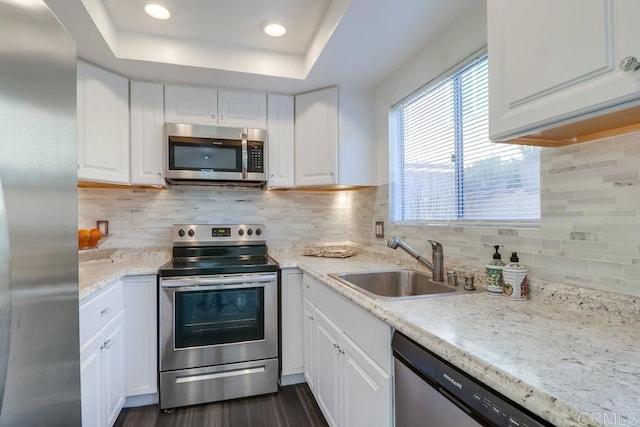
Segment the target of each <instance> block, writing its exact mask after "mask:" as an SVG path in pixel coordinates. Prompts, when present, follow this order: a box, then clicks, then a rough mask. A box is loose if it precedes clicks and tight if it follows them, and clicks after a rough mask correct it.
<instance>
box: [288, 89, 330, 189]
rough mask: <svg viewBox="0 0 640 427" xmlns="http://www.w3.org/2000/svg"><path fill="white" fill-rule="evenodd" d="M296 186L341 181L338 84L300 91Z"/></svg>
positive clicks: (298, 97)
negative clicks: (305, 91) (336, 85)
mask: <svg viewBox="0 0 640 427" xmlns="http://www.w3.org/2000/svg"><path fill="white" fill-rule="evenodd" d="M295 104H296V105H295V112H296V114H295V159H296V161H295V164H296V166H295V167H296V171H295V175H296V180H295V182H296V186H313V185H332V184H337V183H338V176H337V170H338V168H337V165H338V158H337V153H338V88H336V87H333V88H328V89H323V90H318V91H315V92H309V93H304V94H302V95H296V100H295Z"/></svg>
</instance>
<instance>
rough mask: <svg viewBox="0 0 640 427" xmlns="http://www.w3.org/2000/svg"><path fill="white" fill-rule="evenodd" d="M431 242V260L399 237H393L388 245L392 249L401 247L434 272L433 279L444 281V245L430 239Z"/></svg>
mask: <svg viewBox="0 0 640 427" xmlns="http://www.w3.org/2000/svg"><path fill="white" fill-rule="evenodd" d="M428 242H429V243H431V249H432V253H431V262H429V261H427V260H426V259H425V258H424V257H423V256H422V255H420V254H419V253H418V252H416V251H415V250H414V249H412V248H411V247H410V246H409V245H407V244H406V243H405V242H403V241H402V240H400V239H399V238H397V237H392V238H390V239H389V241H388V242H387V246H388V247H390V248H391V249H397V248H398V247H400V248H401V249H402V250H404V251H405V252H406V253H408V254H409V255H411V256H412V257H414V258H415V259H417V260H418V262H419V263H420V264H422V265H424V266H425V267H427V268H428V269H429V270H430V271H431V273H433V280H435V281H436V282H444V252H443V250H442V245H441V244H440V243H438V242H436V241H435V240H428Z"/></svg>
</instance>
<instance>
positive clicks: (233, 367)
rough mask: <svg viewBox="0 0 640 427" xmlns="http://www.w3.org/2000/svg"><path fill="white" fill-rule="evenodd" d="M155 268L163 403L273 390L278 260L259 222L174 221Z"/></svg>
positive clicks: (179, 403) (163, 405)
mask: <svg viewBox="0 0 640 427" xmlns="http://www.w3.org/2000/svg"><path fill="white" fill-rule="evenodd" d="M172 233H173V259H172V260H171V261H170V262H169V263H167V264H166V265H165V266H164V267H162V269H161V270H160V292H159V294H158V295H159V297H158V299H159V302H158V304H159V307H158V316H159V340H158V346H159V349H158V350H159V369H160V408H161V409H169V408H175V407H178V406H186V405H194V404H198V403H206V402H215V401H219V400H226V399H234V398H238V397H245V396H253V395H258V394H265V393H274V392H276V391H277V390H278V266H277V265H276V264H274V263H273V262H271V261H270V260H269V258H268V257H267V245H266V241H265V240H264V239H265V227H264V225H256V224H251V225H219V224H207V225H204V224H198V225H186V224H181V225H175V226H174V227H173V232H172Z"/></svg>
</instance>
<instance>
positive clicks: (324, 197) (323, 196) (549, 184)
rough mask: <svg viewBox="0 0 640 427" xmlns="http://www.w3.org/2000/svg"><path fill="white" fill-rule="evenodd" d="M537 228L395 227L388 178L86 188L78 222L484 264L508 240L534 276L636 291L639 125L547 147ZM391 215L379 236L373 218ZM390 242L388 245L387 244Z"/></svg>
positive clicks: (127, 231)
mask: <svg viewBox="0 0 640 427" xmlns="http://www.w3.org/2000/svg"><path fill="white" fill-rule="evenodd" d="M541 192H542V194H541V212H542V219H541V222H540V225H539V227H533V228H515V227H513V228H510V227H490V226H483V227H477V226H476V227H467V226H449V227H446V226H427V225H425V226H398V225H393V224H390V223H389V215H388V205H389V202H388V197H389V196H388V193H389V189H388V186H387V185H382V186H379V187H377V188H367V189H363V190H358V191H343V192H340V191H338V192H307V191H261V190H258V189H234V188H220V187H179V188H175V187H174V188H172V189H171V190H112V189H104V190H98V189H80V190H79V191H78V193H79V225H80V227H92V226H95V221H96V220H99V219H100V220H101V219H106V220H108V221H109V227H110V231H111V233H112V234H113V236H112V237H111V238H110V239H109V240H108V241H106V242H105V243H104V244H103V248H105V249H109V248H139V247H168V246H170V245H171V242H170V236H169V232H170V227H171V226H172V225H173V224H174V223H192V222H196V223H197V222H203V223H206V222H221V223H225V222H227V223H237V222H259V223H265V224H267V228H268V237H267V238H268V241H269V242H270V243H273V244H283V243H284V244H286V243H301V242H302V243H307V242H308V243H312V242H340V241H346V240H350V241H353V242H357V243H362V244H370V245H375V246H382V247H384V246H385V245H386V241H387V239H388V238H389V237H391V236H398V237H400V238H402V239H403V240H405V241H406V242H407V243H408V244H409V245H411V246H413V247H414V248H415V249H416V250H418V251H419V252H421V253H422V254H424V256H425V257H427V258H429V256H430V251H431V249H430V245H429V244H428V243H427V242H426V239H435V240H437V241H439V242H441V243H442V244H443V245H444V254H445V265H446V261H447V259H449V260H451V261H453V262H457V263H461V264H466V265H469V266H475V267H482V266H483V265H484V264H485V263H486V262H487V261H488V260H489V259H490V258H491V254H492V252H493V249H492V248H491V246H492V245H496V244H499V245H501V246H502V248H501V253H502V254H503V259H504V260H508V258H509V254H510V252H511V251H517V252H518V255H519V256H520V262H521V263H522V264H524V265H526V266H528V267H529V273H530V275H531V276H533V277H535V278H538V279H543V280H549V281H553V282H563V283H567V284H573V285H578V286H583V287H589V288H596V289H600V290H605V291H613V292H619V293H623V294H630V295H640V253H639V246H640V133H632V134H628V135H624V136H619V137H614V138H608V139H603V140H599V141H594V142H590V143H583V144H577V145H571V146H567V147H563V148H545V149H542V152H541ZM378 220H383V221H385V238H384V239H376V238H375V235H374V223H375V221H378ZM389 250H391V249H389Z"/></svg>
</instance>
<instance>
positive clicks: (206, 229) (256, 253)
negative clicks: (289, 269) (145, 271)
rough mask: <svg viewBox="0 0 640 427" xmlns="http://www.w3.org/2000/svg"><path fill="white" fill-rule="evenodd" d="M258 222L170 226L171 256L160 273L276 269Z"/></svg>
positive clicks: (178, 273)
mask: <svg viewBox="0 0 640 427" xmlns="http://www.w3.org/2000/svg"><path fill="white" fill-rule="evenodd" d="M264 229H265V227H264V225H261V224H236V225H229V224H179V225H175V226H174V227H173V259H172V260H171V261H169V262H168V263H167V264H165V265H164V266H163V267H162V268H161V269H160V277H178V276H205V275H217V274H242V273H257V272H271V271H277V270H278V265H277V264H276V263H275V262H273V261H272V260H270V259H269V257H268V256H267V245H266V241H265V240H264V239H265V231H264Z"/></svg>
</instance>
